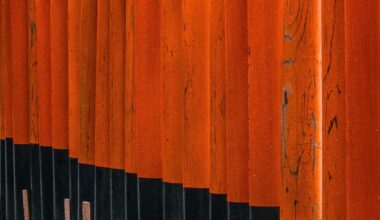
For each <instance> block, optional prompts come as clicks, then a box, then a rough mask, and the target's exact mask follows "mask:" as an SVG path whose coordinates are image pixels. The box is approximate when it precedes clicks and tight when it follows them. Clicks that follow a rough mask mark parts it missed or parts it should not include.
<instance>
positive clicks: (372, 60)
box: [345, 0, 380, 219]
mask: <svg viewBox="0 0 380 220" xmlns="http://www.w3.org/2000/svg"><path fill="white" fill-rule="evenodd" d="M345 3H346V4H345V23H346V24H349V25H346V26H345V27H346V28H345V38H346V40H345V42H346V44H345V72H346V108H347V111H346V114H347V115H346V120H347V134H346V138H347V147H346V149H347V150H346V155H347V158H346V175H347V180H348V181H347V185H346V186H347V206H346V207H347V216H348V217H349V218H352V219H359V218H364V219H376V218H378V217H379V216H380V210H379V209H378V208H377V207H379V205H380V188H379V184H380V172H379V169H378V168H379V166H380V135H379V131H380V114H379V112H380V86H379V82H380V81H379V80H380V73H379V67H380V62H379V56H378V54H379V53H380V41H379V40H380V22H379V21H380V3H379V2H378V1H374V0H368V1H352V0H349V1H346V2H345Z"/></svg>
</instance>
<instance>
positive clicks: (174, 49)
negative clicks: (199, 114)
mask: <svg viewBox="0 0 380 220" xmlns="http://www.w3.org/2000/svg"><path fill="white" fill-rule="evenodd" d="M160 3H161V30H162V34H161V42H162V43H161V45H162V46H161V54H162V67H161V68H162V72H163V79H162V84H163V135H162V175H163V179H164V181H165V182H167V183H181V182H182V160H183V151H184V145H185V138H184V137H185V118H184V103H185V102H184V96H183V91H184V89H185V80H184V77H183V74H181V73H183V70H184V68H183V63H184V60H183V41H182V28H183V26H182V25H183V20H182V1H178V0H161V2H160Z"/></svg>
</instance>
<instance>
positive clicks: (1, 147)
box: [0, 140, 6, 219]
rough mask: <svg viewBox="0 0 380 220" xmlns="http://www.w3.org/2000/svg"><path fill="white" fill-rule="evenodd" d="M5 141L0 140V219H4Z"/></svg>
mask: <svg viewBox="0 0 380 220" xmlns="http://www.w3.org/2000/svg"><path fill="white" fill-rule="evenodd" d="M5 154H6V149H5V140H0V219H5V217H6V216H5V201H6V199H5Z"/></svg>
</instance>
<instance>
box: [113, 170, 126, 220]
mask: <svg viewBox="0 0 380 220" xmlns="http://www.w3.org/2000/svg"><path fill="white" fill-rule="evenodd" d="M125 190H126V189H125V172H124V170H117V169H111V199H112V201H111V204H112V207H111V209H112V212H111V213H112V219H120V220H121V219H125V216H126V213H125V209H124V205H125Z"/></svg>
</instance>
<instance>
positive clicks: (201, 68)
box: [182, 0, 211, 219]
mask: <svg viewBox="0 0 380 220" xmlns="http://www.w3.org/2000/svg"><path fill="white" fill-rule="evenodd" d="M182 10H183V12H182V13H183V43H184V60H185V61H184V67H185V69H184V77H185V89H184V99H185V107H184V108H185V109H184V110H185V115H184V117H185V149H184V155H183V185H184V187H187V188H191V189H185V204H186V207H185V213H186V216H185V217H186V218H194V219H202V218H207V217H208V215H209V196H208V187H209V186H210V132H209V131H210V11H211V9H210V0H183V1H182ZM194 201H199V202H194Z"/></svg>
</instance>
